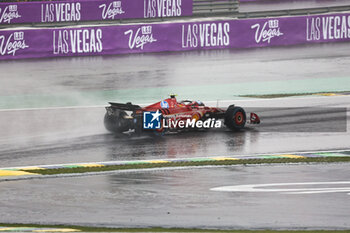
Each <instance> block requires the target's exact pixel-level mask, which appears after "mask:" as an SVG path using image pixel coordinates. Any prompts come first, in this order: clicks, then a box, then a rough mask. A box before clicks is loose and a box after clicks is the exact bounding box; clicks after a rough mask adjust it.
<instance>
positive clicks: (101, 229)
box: [0, 223, 350, 233]
mask: <svg viewBox="0 0 350 233" xmlns="http://www.w3.org/2000/svg"><path fill="white" fill-rule="evenodd" d="M0 227H35V228H70V229H76V230H80V231H82V232H232V233H251V232H258V233H330V232H339V233H340V232H350V231H349V230H314V231H312V230H219V229H195V228H162V227H150V228H105V227H88V226H72V225H38V224H20V223H18V224H17V223H15V224H13V223H12V224H8V223H0Z"/></svg>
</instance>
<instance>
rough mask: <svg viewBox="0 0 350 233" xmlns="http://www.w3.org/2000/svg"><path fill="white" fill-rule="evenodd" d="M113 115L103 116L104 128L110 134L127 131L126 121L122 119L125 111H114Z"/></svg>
mask: <svg viewBox="0 0 350 233" xmlns="http://www.w3.org/2000/svg"><path fill="white" fill-rule="evenodd" d="M115 111H116V112H115V113H114V114H113V115H109V114H108V113H106V114H105V117H104V125H105V128H106V129H107V130H108V131H109V132H112V133H123V132H125V131H127V130H129V125H128V122H127V120H126V119H125V118H124V117H125V116H126V115H127V114H126V112H125V111H121V110H115Z"/></svg>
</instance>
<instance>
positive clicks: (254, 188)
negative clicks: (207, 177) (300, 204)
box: [210, 181, 350, 195]
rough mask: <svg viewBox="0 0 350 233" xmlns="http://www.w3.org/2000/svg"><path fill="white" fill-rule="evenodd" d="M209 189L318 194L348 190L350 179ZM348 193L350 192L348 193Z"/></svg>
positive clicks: (214, 189) (349, 190) (213, 189)
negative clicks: (309, 186)
mask: <svg viewBox="0 0 350 233" xmlns="http://www.w3.org/2000/svg"><path fill="white" fill-rule="evenodd" d="M339 184H345V185H348V186H347V187H325V188H316V187H312V188H268V187H283V186H292V185H298V186H300V185H305V186H308V185H339ZM210 190H211V191H220V192H251V193H262V192H263V193H266V192H277V193H284V194H320V193H339V192H350V181H332V182H303V183H272V184H248V185H234V186H222V187H216V188H212V189H210ZM348 194H349V195H350V193H348Z"/></svg>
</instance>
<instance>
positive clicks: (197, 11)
mask: <svg viewBox="0 0 350 233" xmlns="http://www.w3.org/2000/svg"><path fill="white" fill-rule="evenodd" d="M238 9H239V0H193V16H196V17H205V16H213V15H218V14H220V15H223V14H224V15H225V14H226V15H232V14H233V13H238Z"/></svg>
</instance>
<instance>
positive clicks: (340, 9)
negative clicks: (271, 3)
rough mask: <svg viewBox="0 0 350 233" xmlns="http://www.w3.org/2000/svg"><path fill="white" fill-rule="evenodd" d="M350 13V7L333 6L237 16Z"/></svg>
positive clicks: (238, 15)
mask: <svg viewBox="0 0 350 233" xmlns="http://www.w3.org/2000/svg"><path fill="white" fill-rule="evenodd" d="M345 11H350V5H346V6H332V7H319V8H306V9H293V10H278V11H256V12H244V13H238V14H237V15H235V17H237V18H262V17H278V16H293V15H314V14H324V13H331V12H345Z"/></svg>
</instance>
